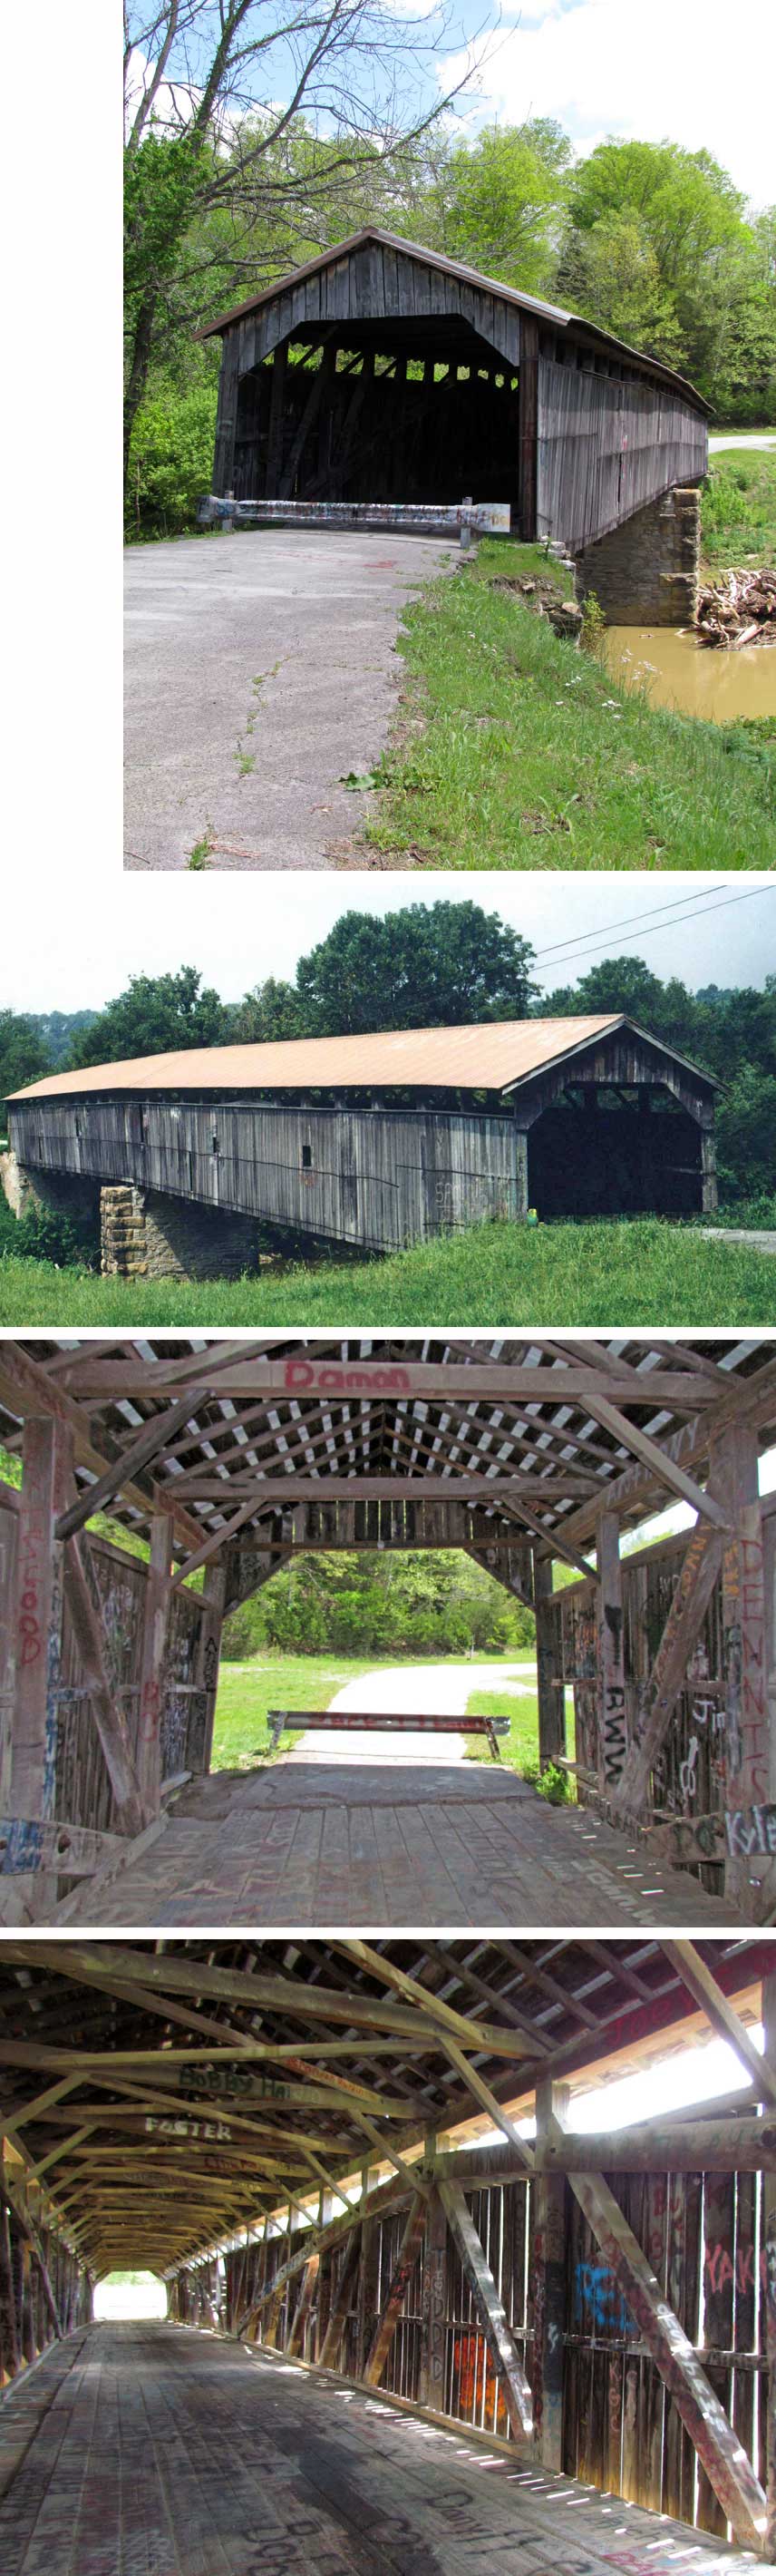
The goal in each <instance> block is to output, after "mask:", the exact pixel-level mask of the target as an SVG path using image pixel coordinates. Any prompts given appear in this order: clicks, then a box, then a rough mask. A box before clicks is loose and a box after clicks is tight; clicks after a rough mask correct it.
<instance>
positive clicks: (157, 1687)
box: [136, 1512, 174, 1817]
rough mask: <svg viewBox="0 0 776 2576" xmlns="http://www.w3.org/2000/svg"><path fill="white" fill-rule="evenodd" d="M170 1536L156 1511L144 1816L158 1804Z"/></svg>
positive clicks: (148, 1612) (143, 1713)
mask: <svg viewBox="0 0 776 2576" xmlns="http://www.w3.org/2000/svg"><path fill="white" fill-rule="evenodd" d="M173 1535H174V1525H173V1520H172V1515H171V1513H169V1512H155V1513H154V1517H153V1520H152V1523H151V1561H150V1564H149V1568H148V1574H147V1576H146V1592H145V1617H144V1621H143V1650H142V1662H141V1667H140V1716H139V1721H138V1730H137V1750H136V1762H137V1776H138V1782H139V1787H140V1795H141V1798H142V1801H143V1807H144V1809H145V1812H146V1813H147V1815H148V1816H149V1817H150V1816H157V1815H158V1813H159V1807H160V1804H161V1790H162V1719H163V1716H164V1671H165V1658H166V1654H167V1639H168V1634H169V1625H170V1575H171V1572H172V1543H173Z"/></svg>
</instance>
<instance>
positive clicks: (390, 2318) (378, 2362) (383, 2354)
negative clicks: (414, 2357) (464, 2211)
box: [364, 2193, 428, 2388]
mask: <svg viewBox="0 0 776 2576" xmlns="http://www.w3.org/2000/svg"><path fill="white" fill-rule="evenodd" d="M427 2207H428V2201H427V2198H426V2197H425V2196H421V2194H420V2193H418V2195H417V2198H416V2199H415V2200H414V2201H413V2203H412V2207H411V2209H410V2214H409V2218H408V2220H407V2225H406V2227H405V2230H404V2235H403V2237H402V2241H401V2245H400V2247H399V2256H398V2261H397V2264H396V2269H395V2272H394V2275H393V2279H392V2282H391V2286H390V2289H389V2292H388V2297H387V2299H386V2302H385V2306H384V2309H383V2313H382V2316H381V2317H380V2318H379V2319H378V2322H377V2325H376V2327H375V2331H374V2334H373V2336H372V2341H371V2344H370V2347H369V2351H368V2353H367V2357H366V2362H365V2365H364V2378H365V2381H366V2385H367V2388H377V2387H379V2384H380V2380H381V2379H382V2375H383V2371H384V2369H385V2365H386V2362H387V2359H388V2354H389V2352H390V2349H391V2345H392V2342H393V2338H394V2334H395V2332H396V2328H397V2325H398V2322H399V2318H400V2316H401V2312H402V2308H403V2306H404V2300H405V2296H406V2293H407V2290H408V2288H409V2284H410V2281H411V2279H412V2274H413V2272H414V2269H415V2264H416V2261H417V2257H418V2253H419V2250H420V2246H421V2243H422V2238H423V2230H424V2227H425V2223H426V2210H427Z"/></svg>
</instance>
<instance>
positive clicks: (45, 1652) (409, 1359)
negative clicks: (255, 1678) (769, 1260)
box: [0, 1335, 776, 1929]
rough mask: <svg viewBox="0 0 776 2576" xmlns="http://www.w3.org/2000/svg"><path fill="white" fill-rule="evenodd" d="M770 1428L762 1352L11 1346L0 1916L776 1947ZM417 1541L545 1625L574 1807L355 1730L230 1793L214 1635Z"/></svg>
mask: <svg viewBox="0 0 776 2576" xmlns="http://www.w3.org/2000/svg"><path fill="white" fill-rule="evenodd" d="M774 1426H776V1359H774V1356H773V1348H772V1344H771V1343H769V1342H768V1341H767V1340H766V1341H748V1342H747V1341H742V1340H740V1339H734V1338H727V1339H726V1338H721V1339H718V1338H712V1339H711V1340H710V1341H706V1340H703V1339H697V1338H693V1339H686V1340H685V1339H683V1340H681V1341H676V1342H670V1343H664V1342H661V1340H660V1339H659V1338H658V1339H657V1340H656V1339H655V1338H654V1337H649V1336H646V1335H645V1336H642V1337H641V1338H633V1339H631V1338H623V1337H618V1338H617V1339H607V1340H601V1339H599V1340H595V1339H585V1340H583V1341H581V1342H580V1341H578V1340H571V1341H569V1340H567V1339H564V1338H563V1337H560V1338H555V1337H552V1338H544V1337H542V1336H541V1335H539V1336H536V1337H531V1338H530V1339H527V1338H526V1337H525V1336H523V1338H522V1339H503V1338H500V1339H498V1340H495V1341H494V1340H485V1339H478V1340H474V1341H472V1339H471V1338H470V1337H467V1338H466V1339H464V1340H460V1341H459V1340H455V1339H453V1340H446V1339H445V1338H444V1337H441V1338H439V1337H438V1338H429V1337H427V1338H425V1339H423V1340H419V1339H414V1340H407V1339H405V1338H396V1337H391V1338H389V1339H385V1340H383V1339H379V1338H378V1339H375V1337H373V1336H372V1337H370V1338H369V1339H368V1340H364V1341H362V1340H359V1339H358V1338H352V1339H350V1338H349V1339H347V1340H344V1341H343V1340H339V1339H337V1340H328V1341H320V1340H316V1341H312V1340H307V1339H302V1338H300V1337H297V1336H295V1337H293V1338H290V1339H289V1338H285V1337H276V1338H275V1339H273V1340H271V1341H265V1342H259V1343H255V1342H245V1341H238V1342H236V1343H235V1342H231V1341H228V1340H227V1341H224V1340H221V1341H211V1342H209V1343H207V1342H206V1343H203V1344H201V1345H197V1344H196V1343H195V1342H193V1341H192V1340H191V1339H184V1340H180V1341H175V1340H173V1341H162V1342H156V1341H153V1340H152V1341H148V1340H147V1339H146V1338H143V1339H140V1340H135V1341H132V1340H123V1339H122V1340H116V1341H108V1342H104V1341H103V1342H99V1343H97V1344H96V1345H95V1344H92V1343H90V1342H89V1341H88V1340H83V1341H80V1342H79V1341H78V1340H77V1339H76V1340H75V1341H59V1342H54V1341H46V1340H36V1341H32V1342H28V1343H24V1344H22V1343H18V1342H14V1341H12V1340H7V1341H6V1342H5V1343H4V1344H3V1346H2V1352H0V1443H2V1444H3V1446H4V1447H5V1448H6V1449H7V1450H9V1451H10V1452H11V1454H12V1457H14V1458H15V1459H16V1460H18V1461H19V1462H20V1465H21V1484H20V1486H19V1487H14V1485H13V1484H12V1483H11V1482H10V1481H2V1482H0V1630H2V1633H3V1635H4V1636H5V1639H6V1641H7V1644H6V1663H5V1669H4V1670H0V1694H1V1695H2V1696H1V1703H0V1704H1V1705H2V1712H3V1739H2V1781H3V1784H4V1785H3V1822H2V1832H1V1834H0V1841H1V1842H2V1854H1V1857H0V1890H2V1907H3V1913H4V1917H5V1920H6V1921H17V1922H18V1921H21V1922H24V1921H25V1920H35V1921H41V1920H44V1921H45V1920H47V1919H48V1920H52V1921H53V1920H56V1921H58V1922H60V1921H63V1920H67V1919H69V1918H77V1919H80V1920H86V1921H91V1922H93V1921H94V1920H95V1908H96V1906H97V1905H99V1909H100V1910H99V1918H98V1919H99V1920H100V1921H101V1922H106V1923H107V1922H111V1921H113V1922H119V1923H128V1922H133V1923H139V1924H143V1923H151V1924H154V1923H179V1924H181V1923H183V1924H189V1923H200V1922H201V1923H206V1922H212V1921H213V1920H215V1921H217V1922H219V1923H224V1922H230V1923H235V1924H239V1923H245V1922H265V1923H268V1924H270V1925H272V1924H288V1923H302V1924H305V1923H312V1924H316V1923H341V1922H346V1921H353V1920H354V1919H355V1920H356V1921H362V1922H372V1923H375V1922H377V1923H381V1924H384V1925H386V1926H391V1925H398V1926H402V1925H406V1924H412V1923H414V1922H416V1921H417V1918H418V1907H419V1905H422V1907H423V1919H424V1920H426V1921H428V1922H429V1923H431V1924H434V1925H436V1926H439V1925H442V1924H450V1923H456V1924H461V1925H465V1924H467V1923H471V1922H474V1921H483V1920H485V1921H488V1922H489V1923H491V1924H494V1923H496V1924H501V1925H504V1926H506V1925H513V1924H514V1923H515V1922H523V1923H527V1924H534V1925H541V1924H543V1923H547V1922H557V1923H559V1924H565V1925H567V1926H569V1925H573V1924H577V1925H580V1924H594V1923H601V1922H611V1923H612V1924H616V1925H619V1926H621V1927H622V1928H623V1929H627V1928H628V1926H629V1925H632V1924H639V1925H644V1924H649V1923H661V1922H662V1923H666V1922H669V1923H670V1922H673V1923H676V1922H687V1923H691V1922H696V1923H705V1924H709V1923H719V1924H722V1925H724V1924H725V1923H726V1922H728V1923H729V1922H731V1921H733V1920H737V1921H741V1920H743V1921H744V1922H748V1921H753V1920H754V1921H765V1920H770V1919H772V1917H773V1914H774V1909H776V1763H775V1760H774V1748H775V1746H776V1732H775V1730H774V1665H775V1664H776V1648H775V1645H774V1593H775V1591H776V1511H775V1510H774V1509H773V1507H772V1505H773V1501H774V1500H776V1498H771V1501H770V1502H768V1501H766V1502H762V1501H761V1499H760V1494H759V1467H758V1461H759V1458H760V1455H761V1453H762V1452H763V1451H764V1450H765V1449H767V1448H768V1447H769V1445H770V1446H771V1447H772V1446H773V1443H774ZM677 1503H683V1504H685V1505H687V1506H689V1512H688V1514H687V1515H686V1517H687V1519H688V1520H689V1519H690V1516H691V1515H694V1519H692V1520H691V1525H690V1526H689V1528H684V1529H682V1530H681V1532H680V1533H679V1534H676V1535H673V1536H670V1537H669V1538H668V1539H667V1540H664V1541H661V1543H660V1544H659V1545H656V1546H653V1547H651V1548H650V1549H649V1550H648V1551H647V1552H644V1551H643V1550H638V1549H637V1551H636V1553H635V1554H630V1553H625V1552H624V1543H625V1541H626V1540H628V1541H630V1542H631V1544H632V1542H633V1539H634V1537H635V1536H637V1534H638V1532H639V1530H640V1528H641V1526H642V1525H643V1523H644V1521H645V1518H646V1517H647V1516H648V1515H650V1514H654V1513H655V1512H656V1511H659V1510H661V1509H662V1508H664V1507H665V1506H666V1505H674V1506H675V1505H676V1504H677ZM99 1512H102V1513H109V1515H110V1520H111V1524H112V1526H113V1529H114V1530H115V1529H116V1528H117V1527H118V1528H119V1529H120V1528H122V1527H123V1529H124V1530H125V1531H126V1533H127V1545H126V1548H125V1547H124V1546H123V1545H122V1544H121V1543H119V1544H116V1543H115V1540H114V1538H113V1537H106V1536H104V1535H102V1534H100V1533H99V1524H98V1525H97V1528H95V1514H97V1513H99ZM428 1546H431V1547H435V1548H439V1547H459V1548H462V1549H463V1550H465V1551H466V1552H467V1553H468V1554H469V1555H470V1556H471V1557H472V1558H473V1559H474V1561H475V1562H476V1563H478V1564H480V1565H482V1566H484V1567H485V1568H486V1569H487V1570H488V1571H489V1572H490V1573H491V1574H492V1575H493V1576H494V1578H495V1579H496V1580H497V1581H498V1582H500V1583H502V1584H503V1585H504V1586H505V1587H506V1589H507V1590H509V1591H511V1592H512V1593H513V1594H514V1595H515V1597H516V1598H517V1599H518V1600H520V1601H521V1602H523V1603H524V1604H526V1605H527V1606H528V1607H529V1608H530V1609H531V1610H533V1612H534V1613H535V1618H536V1641H537V1642H536V1653H537V1665H538V1749H539V1756H540V1761H541V1764H542V1767H543V1768H544V1767H545V1766H546V1765H547V1764H548V1763H549V1762H550V1761H554V1762H556V1763H559V1764H560V1763H564V1762H565V1763H566V1764H568V1765H570V1767H571V1771H572V1774H573V1775H574V1776H575V1778H576V1781H577V1785H578V1803H576V1804H573V1805H570V1806H568V1807H561V1808H552V1807H550V1806H548V1805H547V1803H546V1801H545V1800H543V1799H541V1798H540V1797H539V1796H538V1795H537V1793H536V1791H535V1790H534V1789H533V1788H531V1787H530V1786H529V1784H528V1783H527V1782H526V1781H525V1780H524V1779H522V1778H521V1777H520V1776H519V1774H518V1773H517V1771H515V1770H514V1769H511V1768H509V1767H508V1766H507V1765H504V1767H503V1768H501V1769H499V1768H494V1767H493V1766H492V1765H491V1764H490V1763H489V1762H476V1761H472V1762H464V1763H460V1762H459V1763H458V1765H457V1767H455V1768H454V1769H451V1767H450V1765H449V1762H448V1763H447V1764H445V1762H444V1761H443V1759H442V1755H441V1753H440V1759H439V1761H438V1762H433V1763H431V1764H424V1766H423V1771H422V1774H421V1772H420V1771H419V1770H418V1767H417V1765H413V1764H412V1763H411V1762H408V1761H407V1760H406V1759H405V1760H404V1761H402V1758H401V1749H400V1747H399V1748H396V1760H395V1762H394V1761H392V1762H391V1763H390V1764H389V1765H387V1766H383V1767H382V1768H379V1767H376V1766H375V1764H374V1762H372V1763H371V1764H370V1759H369V1738H368V1737H366V1738H365V1739H364V1744H365V1751H364V1753H363V1757H362V1758H359V1753H358V1751H357V1749H356V1748H355V1747H354V1748H353V1759H352V1760H348V1761H347V1762H346V1763H345V1764H344V1765H343V1764H342V1763H337V1764H336V1765H334V1766H333V1765H332V1764H331V1762H329V1763H328V1764H327V1762H326V1761H325V1760H322V1759H321V1758H320V1756H319V1755H315V1754H314V1753H312V1752H309V1753H308V1754H307V1755H302V1756H301V1758H300V1755H299V1754H298V1753H296V1754H295V1755H294V1757H293V1759H292V1761H290V1762H289V1761H287V1760H285V1759H281V1760H280V1761H279V1762H270V1763H267V1762H264V1763H262V1762H260V1760H259V1755H260V1753H261V1750H262V1747H261V1746H260V1745H259V1744H258V1742H257V1746H256V1757H257V1758H256V1765H255V1767H254V1768H253V1769H249V1770H248V1771H246V1770H245V1769H243V1770H236V1771H232V1772H229V1771H224V1770H215V1771H212V1770H211V1758H212V1746H213V1726H214V1713H215V1703H216V1692H217V1687H218V1675H219V1652H220V1643H221V1631H222V1625H223V1621H224V1618H225V1616H226V1615H227V1614H228V1612H229V1611H230V1609H232V1608H234V1607H235V1606H236V1605H238V1604H239V1603H241V1602H244V1601H246V1600H248V1599H250V1598H251V1597H252V1596H253V1595H254V1594H255V1593H256V1592H257V1591H258V1590H259V1589H260V1587H261V1586H262V1585H263V1584H264V1583H267V1582H269V1581H271V1579H272V1576H273V1573H275V1572H276V1571H277V1570H278V1569H279V1568H281V1567H284V1566H288V1565H291V1564H293V1562H294V1559H295V1557H297V1556H298V1555H299V1554H303V1553H305V1552H306V1551H308V1550H309V1549H311V1548H316V1549H323V1550H330V1549H337V1548H343V1547H344V1548H357V1549H366V1550H369V1549H375V1548H379V1549H381V1550H383V1549H386V1548H388V1549H391V1548H395V1549H401V1550H408V1549H415V1548H419V1547H428ZM130 1548H132V1549H134V1553H129V1549H130ZM558 1569H562V1570H563V1572H564V1574H565V1576H566V1578H568V1576H569V1574H571V1575H572V1576H573V1577H575V1578H579V1580H578V1581H575V1582H573V1583H572V1585H571V1588H570V1589H568V1590H562V1591H559V1592H558V1591H556V1590H555V1589H554V1583H555V1580H556V1572H557V1570H558ZM407 1657H408V1660H410V1661H411V1659H412V1639H411V1633H410V1635H409V1636H408V1642H407ZM567 1691H568V1693H569V1694H571V1695H573V1699H572V1701H571V1711H570V1723H567V1717H566V1695H567ZM388 1705H389V1707H390V1701H389V1702H388ZM257 1735H258V1721H257ZM342 1742H343V1746H344V1749H345V1750H346V1751H347V1752H348V1753H350V1748H351V1744H352V1738H351V1737H350V1736H349V1735H346V1736H345V1737H344V1738H343V1739H342Z"/></svg>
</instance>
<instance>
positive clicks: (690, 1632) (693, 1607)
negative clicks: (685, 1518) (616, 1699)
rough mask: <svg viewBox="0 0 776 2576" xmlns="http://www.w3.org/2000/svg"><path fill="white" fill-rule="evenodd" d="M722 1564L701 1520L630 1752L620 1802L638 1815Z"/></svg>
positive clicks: (714, 1533)
mask: <svg viewBox="0 0 776 2576" xmlns="http://www.w3.org/2000/svg"><path fill="white" fill-rule="evenodd" d="M721 1564H722V1538H721V1535H720V1532H719V1530H714V1529H709V1527H708V1524H707V1523H705V1522H703V1523H702V1522H700V1521H699V1522H698V1525H697V1528H696V1529H694V1530H692V1531H691V1534H690V1538H689V1540H688V1544H687V1550H686V1554H685V1556H684V1560H683V1563H682V1571H681V1574H680V1576H679V1581H678V1583H677V1587H676V1591H675V1593H674V1597H673V1601H672V1603H671V1608H670V1610H669V1613H668V1618H667V1620H666V1624H665V1627H664V1630H663V1634H662V1637H661V1640H660V1644H659V1646H658V1650H657V1654H656V1656H655V1661H654V1663H653V1666H652V1671H651V1673H650V1676H649V1681H648V1683H647V1693H646V1717H645V1720H644V1724H643V1726H642V1732H641V1740H640V1742H639V1743H638V1744H632V1745H631V1746H630V1748H629V1751H628V1753H627V1754H626V1758H625V1762H624V1765H623V1769H622V1772H621V1775H620V1782H619V1788H618V1791H617V1803H618V1805H621V1806H622V1807H623V1808H631V1809H633V1810H635V1811H636V1812H637V1813H640V1812H641V1810H642V1809H643V1808H644V1807H645V1806H646V1803H647V1792H648V1788H649V1775H650V1771H651V1770H652V1766H653V1763H654V1762H656V1760H657V1756H658V1754H659V1752H660V1749H661V1745H662V1744H663V1743H664V1740H665V1737H666V1735H667V1733H668V1728H669V1726H670V1723H671V1719H672V1717H673V1713H674V1709H675V1707H676V1702H677V1700H678V1697H679V1693H680V1691H681V1689H682V1686H683V1683H684V1680H685V1676H686V1672H687V1664H688V1659H689V1656H690V1655H691V1653H692V1649H693V1646H694V1644H695V1640H696V1637H697V1635H698V1630H699V1628H700V1626H701V1622H702V1620H703V1619H704V1618H705V1615H706V1611H707V1609H708V1606H709V1602H710V1600H711V1596H712V1593H713V1590H714V1585H715V1583H716V1581H717V1577H718V1574H719V1571H720V1567H721Z"/></svg>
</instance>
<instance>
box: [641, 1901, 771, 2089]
mask: <svg viewBox="0 0 776 2576" xmlns="http://www.w3.org/2000/svg"><path fill="white" fill-rule="evenodd" d="M660 1946H661V1949H662V1950H663V1951H664V1953H665V1957H666V1958H667V1960H668V1962H669V1966H670V1967H672V1968H673V1969H674V1970H675V1972H676V1975H677V1976H678V1977H681V1980H682V1984H683V1986H686V1989H687V1993H688V1995H692V1998H693V2002H694V2003H696V2004H700V2007H701V2011H702V2012H705V2014H706V2018H707V2020H708V2021H709V2022H710V2023H711V2027H712V2030H716V2031H717V2032H718V2033H719V2036H720V2038H721V2039H726V2040H727V2042H728V2045H729V2047H730V2048H732V2049H734V2050H735V2054H736V2057H737V2058H738V2059H739V2060H740V2063H741V2065H742V2066H745V2067H746V2071H747V2074H748V2075H749V2076H750V2078H751V2081H752V2083H753V2085H754V2088H755V2092H756V2094H757V2097H758V2100H759V2101H760V2102H767V2103H768V2105H769V2107H772V2106H773V2105H774V2104H776V2074H775V2073H774V2071H773V2068H772V2067H771V2066H769V2064H768V2060H767V2058H766V2057H763V2056H761V2054H760V2050H759V2048H756V2047H755V2044H754V2040H753V2039H752V2037H751V2033H750V2032H749V2031H748V2030H747V2028H746V2025H745V2023H744V2022H742V2021H741V2019H740V2016H739V2014H738V2013H737V2012H736V2010H735V2006H734V2005H733V2004H731V2003H729V2002H728V1998H727V1995H723V1993H722V1989H721V1987H720V1986H718V1984H717V1980H716V1977H714V1976H712V1973H711V1969H710V1968H707V1966H706V1962H705V1959H702V1958H701V1954H700V1951H699V1950H696V1948H695V1944H694V1942H692V1941H671V1940H667V1941H661V1945H660Z"/></svg>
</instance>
